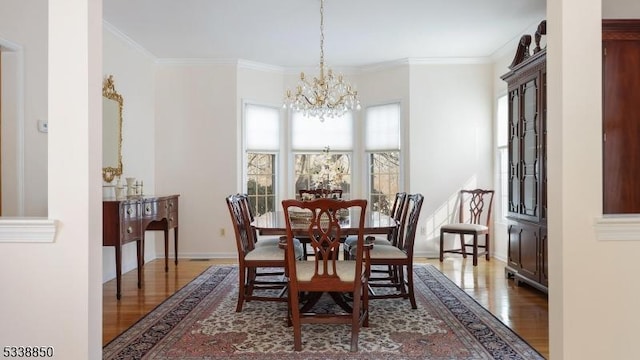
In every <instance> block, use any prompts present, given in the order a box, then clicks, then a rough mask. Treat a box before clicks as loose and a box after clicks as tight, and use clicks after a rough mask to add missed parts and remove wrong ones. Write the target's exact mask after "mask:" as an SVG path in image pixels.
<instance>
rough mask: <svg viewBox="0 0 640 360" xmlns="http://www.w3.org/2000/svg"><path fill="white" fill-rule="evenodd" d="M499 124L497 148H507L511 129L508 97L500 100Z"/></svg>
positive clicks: (497, 115) (497, 114)
mask: <svg viewBox="0 0 640 360" xmlns="http://www.w3.org/2000/svg"><path fill="white" fill-rule="evenodd" d="M496 118H497V120H498V121H497V123H498V134H497V144H496V145H497V146H498V147H500V146H507V144H508V143H509V136H508V135H507V133H508V129H509V108H508V106H507V95H505V96H501V97H500V98H499V99H498V111H497V113H496Z"/></svg>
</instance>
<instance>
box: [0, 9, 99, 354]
mask: <svg viewBox="0 0 640 360" xmlns="http://www.w3.org/2000/svg"><path fill="white" fill-rule="evenodd" d="M40 4H42V2H41V3H40ZM40 4H36V3H35V2H24V4H23V2H22V1H19V0H17V1H8V0H7V1H3V2H1V3H0V14H3V15H4V14H6V13H8V15H10V17H11V16H13V17H15V19H14V20H11V21H16V22H19V23H20V25H21V29H22V30H25V31H31V30H33V29H39V30H42V29H41V28H39V26H44V27H45V29H46V27H47V25H46V24H47V23H48V24H49V53H48V56H47V55H46V53H43V54H42V55H43V56H39V57H38V58H39V59H40V61H44V62H45V64H46V63H47V62H48V68H49V69H51V71H50V72H49V81H48V88H46V86H45V89H44V94H45V95H44V96H46V94H47V93H48V96H49V98H48V109H47V112H48V115H47V112H45V113H44V114H45V115H47V118H48V119H49V125H50V129H49V139H48V146H49V156H48V158H47V160H46V161H47V162H48V165H49V166H48V168H49V171H48V176H47V172H46V171H45V174H44V178H45V179H46V178H48V185H49V191H48V196H49V201H48V202H49V208H48V210H49V216H50V217H51V218H53V219H56V220H57V233H56V237H55V241H54V242H53V243H28V244H25V243H3V244H0V248H1V250H0V253H2V261H1V262H0V283H2V286H3V292H2V297H1V298H0V302H1V306H0V308H1V309H2V310H1V314H2V322H1V323H0V339H2V344H3V346H7V345H38V346H52V347H54V348H55V358H57V359H99V358H100V357H101V348H102V336H101V328H102V311H101V309H102V301H101V299H102V297H101V292H102V282H101V281H100V280H101V279H100V275H101V271H102V255H101V253H102V242H101V236H102V234H101V220H102V218H101V196H102V194H101V189H100V188H99V187H98V186H96V184H99V183H100V163H101V125H100V118H101V114H100V109H101V104H102V102H101V76H100V73H101V72H102V61H101V57H102V36H101V33H102V29H101V26H100V23H101V19H102V3H101V1H99V0H97V1H86V0H67V1H64V2H58V1H51V2H50V4H49V15H48V21H33V20H32V19H28V20H27V19H21V20H20V19H18V18H19V16H18V15H19V14H21V12H20V11H19V10H25V11H26V13H28V12H29V11H28V9H29V8H32V7H37V6H38V5H40ZM5 24H6V22H4V20H3V21H0V29H3V28H4V25H5ZM27 24H28V26H26V25H27ZM37 73H38V70H35V72H34V74H37ZM41 86H43V85H42V84H41ZM36 98H38V101H37V106H36V105H35V104H34V107H36V108H40V107H41V106H43V105H42V104H43V103H44V104H45V105H44V106H45V108H47V105H46V104H47V101H46V99H44V98H43V97H37V96H36ZM33 101H36V99H33ZM25 105H26V104H25ZM27 106H28V105H27Z"/></svg>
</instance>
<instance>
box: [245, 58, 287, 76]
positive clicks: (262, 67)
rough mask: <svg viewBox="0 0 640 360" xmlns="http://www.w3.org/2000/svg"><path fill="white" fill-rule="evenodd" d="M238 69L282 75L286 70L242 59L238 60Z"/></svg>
mask: <svg viewBox="0 0 640 360" xmlns="http://www.w3.org/2000/svg"><path fill="white" fill-rule="evenodd" d="M238 68H240V69H248V70H258V71H266V72H274V73H280V74H281V73H283V72H284V71H285V69H284V68H283V67H282V66H277V65H270V64H265V63H260V62H256V61H251V60H242V59H239V60H238Z"/></svg>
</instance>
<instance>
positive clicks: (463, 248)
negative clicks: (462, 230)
mask: <svg viewBox="0 0 640 360" xmlns="http://www.w3.org/2000/svg"><path fill="white" fill-rule="evenodd" d="M460 250H461V251H462V257H463V258H465V259H466V258H467V246H466V245H465V244H464V235H463V234H460Z"/></svg>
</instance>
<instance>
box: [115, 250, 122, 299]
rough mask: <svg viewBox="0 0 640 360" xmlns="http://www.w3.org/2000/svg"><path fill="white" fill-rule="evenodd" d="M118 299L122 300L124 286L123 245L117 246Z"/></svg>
mask: <svg viewBox="0 0 640 360" xmlns="http://www.w3.org/2000/svg"><path fill="white" fill-rule="evenodd" d="M115 248H116V299H118V300H120V296H121V295H120V290H121V284H122V245H116V246H115Z"/></svg>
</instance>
